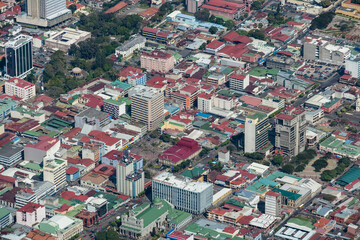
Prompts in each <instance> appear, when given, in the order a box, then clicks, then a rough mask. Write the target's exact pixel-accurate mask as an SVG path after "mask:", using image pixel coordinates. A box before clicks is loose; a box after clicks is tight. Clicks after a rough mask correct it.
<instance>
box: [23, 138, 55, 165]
mask: <svg viewBox="0 0 360 240" xmlns="http://www.w3.org/2000/svg"><path fill="white" fill-rule="evenodd" d="M38 139H39V141H38V142H37V143H28V144H26V145H25V147H24V156H25V159H26V160H29V161H34V162H37V163H42V161H43V159H44V157H46V156H50V157H51V156H55V153H56V152H57V151H58V150H59V149H60V140H59V139H57V138H53V137H49V136H40V137H38Z"/></svg>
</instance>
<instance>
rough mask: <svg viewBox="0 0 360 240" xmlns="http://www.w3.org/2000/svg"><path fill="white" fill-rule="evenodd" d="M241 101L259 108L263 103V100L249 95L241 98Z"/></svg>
mask: <svg viewBox="0 0 360 240" xmlns="http://www.w3.org/2000/svg"><path fill="white" fill-rule="evenodd" d="M240 101H243V102H244V103H245V104H249V105H252V106H259V105H260V104H261V103H262V99H261V98H257V97H253V96H248V95H244V96H242V97H240Z"/></svg>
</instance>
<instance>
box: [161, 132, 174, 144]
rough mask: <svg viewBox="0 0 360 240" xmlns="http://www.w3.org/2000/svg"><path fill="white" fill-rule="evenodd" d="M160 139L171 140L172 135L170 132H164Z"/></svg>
mask: <svg viewBox="0 0 360 240" xmlns="http://www.w3.org/2000/svg"><path fill="white" fill-rule="evenodd" d="M160 139H161V140H162V141H163V142H170V140H171V136H170V135H169V134H166V133H164V134H162V135H161V136H160Z"/></svg>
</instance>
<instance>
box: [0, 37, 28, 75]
mask: <svg viewBox="0 0 360 240" xmlns="http://www.w3.org/2000/svg"><path fill="white" fill-rule="evenodd" d="M32 41H33V38H32V37H31V36H26V35H19V36H17V37H15V38H13V39H11V40H9V41H8V42H7V43H6V44H5V54H6V76H7V77H8V78H11V77H20V78H22V77H25V76H26V75H27V74H28V73H30V71H31V70H32V69H33V45H32V44H33V43H32Z"/></svg>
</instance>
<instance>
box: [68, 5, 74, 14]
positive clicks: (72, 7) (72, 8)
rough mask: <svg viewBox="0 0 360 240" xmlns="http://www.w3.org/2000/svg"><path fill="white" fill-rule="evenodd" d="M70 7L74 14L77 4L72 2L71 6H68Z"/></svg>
mask: <svg viewBox="0 0 360 240" xmlns="http://www.w3.org/2000/svg"><path fill="white" fill-rule="evenodd" d="M68 9H69V10H71V12H72V14H74V12H75V11H76V5H75V4H71V5H70V6H68Z"/></svg>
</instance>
